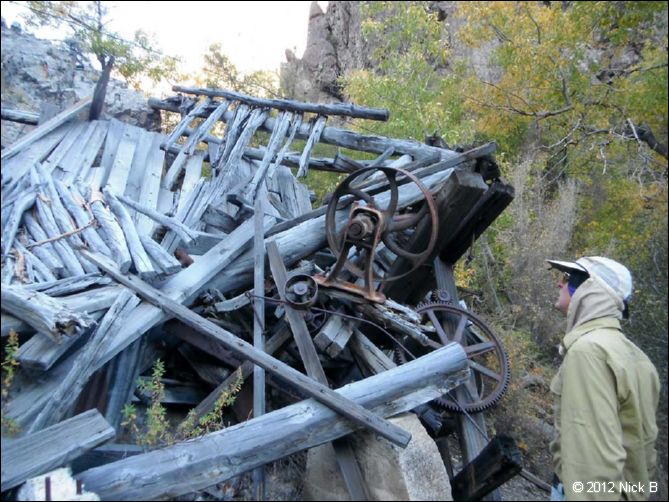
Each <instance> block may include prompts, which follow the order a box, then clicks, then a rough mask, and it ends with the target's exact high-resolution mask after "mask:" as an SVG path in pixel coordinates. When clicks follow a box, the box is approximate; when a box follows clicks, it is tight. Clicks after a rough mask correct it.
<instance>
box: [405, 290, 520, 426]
mask: <svg viewBox="0 0 669 502" xmlns="http://www.w3.org/2000/svg"><path fill="white" fill-rule="evenodd" d="M416 312H418V313H419V314H422V320H421V324H423V326H425V328H426V329H425V330H424V331H425V333H426V334H427V336H428V338H429V340H430V341H429V342H428V344H427V345H421V344H419V343H418V342H415V341H407V343H411V351H412V353H413V354H414V355H415V356H419V355H423V354H425V353H427V352H431V351H432V350H435V349H437V348H440V347H443V346H445V345H447V344H449V343H459V344H460V345H462V347H463V348H464V350H465V352H466V354H467V357H468V358H469V366H470V368H471V370H472V372H473V375H474V378H473V381H472V380H471V379H470V381H469V382H468V383H467V384H465V385H469V386H471V387H470V389H469V390H470V393H471V394H472V395H474V396H476V395H478V399H477V400H475V401H473V402H471V403H467V404H465V403H455V402H454V401H453V400H452V399H451V398H450V397H448V396H442V397H441V398H438V399H436V400H435V402H436V403H437V404H438V405H439V406H441V407H442V408H444V409H447V410H449V411H453V412H456V413H462V409H464V410H465V411H466V412H468V413H478V412H480V411H483V410H486V409H488V408H491V407H492V406H494V405H495V404H497V403H498V402H499V400H500V399H501V398H502V397H503V396H504V394H505V393H506V390H507V388H508V385H509V373H510V372H509V358H508V355H507V353H506V350H505V349H504V345H503V344H502V341H501V340H500V339H499V337H498V336H497V335H496V334H495V332H494V331H493V330H492V329H491V328H490V327H489V326H488V324H487V323H486V322H485V321H484V320H483V319H481V318H480V317H478V316H477V315H475V314H473V313H472V312H469V311H467V310H464V309H461V308H459V307H455V306H453V305H451V304H449V303H446V302H440V301H436V302H430V303H424V304H421V305H419V306H418V307H417V308H416ZM397 355H398V356H399V358H400V360H402V361H406V356H405V355H403V353H402V351H397ZM474 391H475V392H474Z"/></svg>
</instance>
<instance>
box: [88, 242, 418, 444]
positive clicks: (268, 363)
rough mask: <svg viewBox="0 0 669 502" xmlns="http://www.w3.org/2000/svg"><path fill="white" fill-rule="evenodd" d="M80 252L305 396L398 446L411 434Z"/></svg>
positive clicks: (106, 262)
mask: <svg viewBox="0 0 669 502" xmlns="http://www.w3.org/2000/svg"><path fill="white" fill-rule="evenodd" d="M83 253H84V256H86V257H87V258H88V259H90V260H91V261H92V262H93V263H94V264H96V265H97V266H100V267H101V268H102V269H103V270H104V271H105V272H106V273H108V274H109V275H111V276H112V277H114V279H116V280H117V281H119V282H120V283H121V284H123V285H124V286H127V287H129V288H131V289H132V290H134V291H136V292H137V293H138V294H140V295H141V296H142V297H143V298H144V299H146V300H148V301H150V302H151V303H153V304H154V305H157V306H159V307H160V308H161V309H163V310H165V311H167V312H169V313H170V314H171V315H173V316H174V317H176V318H177V319H179V320H180V321H181V322H183V323H184V324H187V325H189V326H191V327H192V328H194V329H197V330H199V331H202V332H203V333H204V334H206V335H208V336H211V337H212V338H215V339H216V340H218V341H219V342H221V343H223V344H224V345H226V346H227V347H228V348H229V349H230V350H233V351H235V352H236V353H238V354H240V356H241V357H244V358H246V359H249V360H250V361H253V362H254V363H255V364H257V365H259V366H262V367H263V368H264V369H265V370H266V371H269V372H271V373H272V374H274V375H277V376H278V377H280V378H281V379H282V380H284V381H286V382H287V383H288V384H289V385H292V386H294V387H296V388H297V389H298V390H300V391H302V392H305V393H306V394H307V395H309V396H312V397H314V398H315V399H317V400H319V401H321V402H324V403H325V404H326V405H328V406H332V407H333V408H334V409H336V410H337V411H338V412H340V413H342V414H343V415H344V416H345V417H347V418H349V419H350V420H354V421H356V422H357V423H360V424H361V425H364V426H365V427H369V428H371V429H373V430H374V431H376V432H377V433H378V434H380V435H381V436H383V437H385V438H387V439H388V440H389V441H391V442H393V443H395V444H397V445H398V446H402V447H404V446H406V445H407V444H408V442H409V440H410V439H411V436H410V435H409V434H408V433H406V432H405V431H403V430H402V429H399V428H398V427H396V426H394V425H392V424H390V423H389V422H386V421H384V420H382V419H380V418H379V417H377V416H375V415H373V414H371V413H369V412H368V411H367V410H364V409H362V408H360V407H359V406H356V405H352V404H351V403H350V402H348V401H347V400H345V399H342V398H341V396H339V395H337V394H335V393H334V392H333V391H332V390H330V388H329V387H326V386H324V385H322V384H318V383H316V382H314V381H313V380H312V379H310V378H308V377H306V376H305V375H303V374H302V373H300V372H298V371H296V370H294V369H293V368H291V367H290V366H288V365H287V364H285V363H283V362H281V361H279V360H278V359H275V358H273V357H271V356H268V355H267V354H265V353H264V352H261V351H258V350H257V349H255V348H254V347H253V346H252V345H250V344H249V343H247V342H245V341H244V340H242V339H240V338H237V337H236V336H235V335H233V334H232V333H230V332H229V331H226V330H224V329H223V328H220V327H218V326H217V325H216V324H214V323H213V322H211V321H209V320H207V319H205V318H203V317H202V316H199V315H197V314H196V313H195V312H192V311H191V310H188V309H187V308H186V307H184V306H183V305H181V304H179V303H177V302H175V301H174V300H172V299H170V298H169V297H168V296H166V295H165V294H163V293H161V292H160V291H158V290H157V289H155V288H153V287H151V286H150V285H148V284H146V283H145V282H143V281H141V280H140V279H139V278H137V277H134V276H131V275H127V276H126V275H123V274H121V273H120V272H119V271H118V270H117V269H116V267H115V266H113V265H112V264H111V263H109V262H108V261H107V260H106V259H105V258H104V257H101V256H99V255H94V254H93V253H89V252H87V251H83Z"/></svg>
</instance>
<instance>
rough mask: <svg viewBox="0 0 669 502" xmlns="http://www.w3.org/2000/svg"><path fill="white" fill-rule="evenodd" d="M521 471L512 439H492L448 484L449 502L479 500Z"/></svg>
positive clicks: (519, 456) (517, 451)
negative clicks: (451, 498)
mask: <svg viewBox="0 0 669 502" xmlns="http://www.w3.org/2000/svg"><path fill="white" fill-rule="evenodd" d="M522 468H523V457H522V455H521V453H520V450H519V449H518V446H517V445H516V442H515V441H514V440H513V438H511V437H509V436H495V437H494V438H492V440H491V441H490V442H489V443H488V445H487V446H486V447H485V448H484V449H483V450H482V451H481V453H479V455H478V456H477V457H476V458H475V459H474V460H472V461H471V462H470V463H469V464H467V465H466V466H465V467H464V468H463V469H462V470H461V471H460V472H459V473H458V474H457V476H455V478H453V479H452V480H451V488H452V490H453V500H458V501H460V500H462V501H469V500H472V501H473V500H483V497H485V496H486V495H488V494H489V493H490V492H492V491H493V490H495V489H496V488H498V487H500V486H501V485H503V484H504V483H506V482H507V481H508V480H509V479H511V478H512V477H514V476H515V475H516V474H518V473H520V471H521V470H522Z"/></svg>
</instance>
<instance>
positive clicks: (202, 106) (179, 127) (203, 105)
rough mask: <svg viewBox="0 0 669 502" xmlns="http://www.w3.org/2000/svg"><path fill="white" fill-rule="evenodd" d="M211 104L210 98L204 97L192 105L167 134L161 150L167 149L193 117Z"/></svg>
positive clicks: (197, 115)
mask: <svg viewBox="0 0 669 502" xmlns="http://www.w3.org/2000/svg"><path fill="white" fill-rule="evenodd" d="M210 104H211V100H210V99H204V100H202V101H201V102H200V103H198V104H197V106H195V107H193V108H192V109H191V110H190V111H189V112H188V114H187V115H186V116H185V117H184V118H183V119H182V120H181V122H179V125H177V126H176V127H175V128H174V130H173V131H172V134H170V135H169V137H168V138H167V139H166V140H165V142H164V143H163V144H162V145H161V148H162V149H163V150H168V149H169V147H170V146H171V145H173V144H174V143H176V141H177V140H178V139H179V138H180V137H181V136H182V134H183V131H184V130H185V129H186V128H187V127H188V126H189V125H190V123H191V122H192V121H193V119H194V118H195V117H199V116H200V114H201V113H202V112H203V111H204V110H206V109H207V107H208V106H209V105H210Z"/></svg>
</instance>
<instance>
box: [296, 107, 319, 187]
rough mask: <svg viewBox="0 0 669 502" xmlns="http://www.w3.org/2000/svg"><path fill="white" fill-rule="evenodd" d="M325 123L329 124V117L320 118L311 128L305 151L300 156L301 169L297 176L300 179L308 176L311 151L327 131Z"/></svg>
mask: <svg viewBox="0 0 669 502" xmlns="http://www.w3.org/2000/svg"><path fill="white" fill-rule="evenodd" d="M325 122H327V117H323V116H321V117H318V118H317V119H316V121H315V122H314V123H313V124H312V126H311V131H310V132H309V138H307V143H306V144H305V145H304V150H302V155H301V156H300V167H299V169H298V170H297V174H296V176H297V177H298V178H300V177H302V176H306V174H307V168H308V166H309V156H310V155H311V150H313V148H314V146H315V145H316V143H318V142H319V141H320V140H321V135H322V134H323V130H324V129H325Z"/></svg>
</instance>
